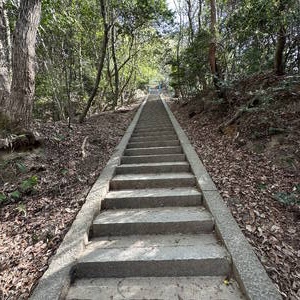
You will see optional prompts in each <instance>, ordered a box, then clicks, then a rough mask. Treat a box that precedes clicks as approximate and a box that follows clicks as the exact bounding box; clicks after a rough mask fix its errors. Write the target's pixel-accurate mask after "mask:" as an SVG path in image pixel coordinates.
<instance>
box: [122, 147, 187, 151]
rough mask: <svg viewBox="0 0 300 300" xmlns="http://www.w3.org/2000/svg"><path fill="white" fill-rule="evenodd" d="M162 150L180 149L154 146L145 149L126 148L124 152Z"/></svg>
mask: <svg viewBox="0 0 300 300" xmlns="http://www.w3.org/2000/svg"><path fill="white" fill-rule="evenodd" d="M157 149H159V150H164V149H182V148H181V146H158V147H156V146H154V147H147V148H133V149H132V148H127V149H126V150H130V151H139V150H142V151H145V150H157Z"/></svg>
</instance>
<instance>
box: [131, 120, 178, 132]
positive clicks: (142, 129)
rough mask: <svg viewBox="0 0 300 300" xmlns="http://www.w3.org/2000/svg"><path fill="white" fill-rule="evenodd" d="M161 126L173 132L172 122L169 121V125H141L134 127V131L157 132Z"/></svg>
mask: <svg viewBox="0 0 300 300" xmlns="http://www.w3.org/2000/svg"><path fill="white" fill-rule="evenodd" d="M162 128H163V130H171V131H173V132H174V127H173V126H172V123H171V122H170V125H169V126H163V127H162V126H159V127H157V126H155V127H154V126H153V127H146V128H143V127H136V128H135V130H134V132H159V131H161V130H162Z"/></svg>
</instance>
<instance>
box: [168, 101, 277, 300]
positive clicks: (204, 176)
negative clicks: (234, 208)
mask: <svg viewBox="0 0 300 300" xmlns="http://www.w3.org/2000/svg"><path fill="white" fill-rule="evenodd" d="M163 103H164V106H165V108H166V110H167V112H168V114H169V116H170V120H171V121H172V123H173V125H174V128H175V130H176V132H177V135H178V137H179V139H180V141H181V145H182V147H183V150H184V153H185V154H186V157H187V160H188V161H189V163H190V165H191V168H192V171H193V173H194V174H195V176H196V180H197V181H198V185H199V187H200V189H201V191H202V193H203V197H204V201H205V204H206V207H207V208H208V209H209V211H210V212H211V213H212V215H213V217H214V219H215V222H216V230H217V233H218V236H219V237H220V238H221V239H222V241H223V243H224V244H225V246H226V248H227V250H228V252H229V253H230V255H231V256H232V261H233V271H234V275H235V277H236V280H237V281H238V282H239V284H240V286H241V288H242V289H243V291H244V293H245V294H246V296H247V299H251V300H270V299H272V300H279V299H282V297H281V295H280V293H279V292H278V290H277V288H276V287H275V286H274V284H273V283H272V281H271V279H270V278H269V277H268V275H267V273H266V271H265V269H264V268H263V266H262V264H261V263H260V261H259V260H258V258H257V257H256V255H255V253H254V251H253V249H252V247H251V246H250V245H249V243H248V242H247V240H246V238H245V236H244V235H243V233H242V232H241V230H240V228H239V227H238V225H237V223H236V221H235V220H234V218H233V216H232V215H231V213H230V211H229V209H228V208H227V206H226V205H225V203H224V201H223V199H222V197H221V196H220V194H219V192H218V190H217V188H216V186H215V184H214V183H213V181H212V179H211V177H210V176H209V174H208V173H207V171H206V169H205V167H204V166H203V164H202V162H201V161H200V159H199V157H198V155H197V153H196V151H195V150H194V149H193V147H192V146H191V144H190V142H189V140H188V138H187V136H186V134H185V133H184V131H183V130H182V129H181V127H180V125H179V124H178V122H177V120H176V119H175V117H174V116H173V114H172V112H171V111H170V109H169V107H168V106H167V104H166V102H165V101H163Z"/></svg>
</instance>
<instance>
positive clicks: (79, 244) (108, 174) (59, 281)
mask: <svg viewBox="0 0 300 300" xmlns="http://www.w3.org/2000/svg"><path fill="white" fill-rule="evenodd" d="M145 103H146V102H145V101H144V102H143V104H142V105H141V106H140V108H139V110H138V112H137V113H136V115H135V117H134V119H133V121H132V122H131V124H130V126H129V127H128V129H127V131H126V133H125V135H124V137H123V138H122V140H121V142H120V143H119V145H118V146H117V147H116V149H115V151H114V153H113V155H112V157H111V158H110V160H109V162H108V163H107V165H106V167H105V168H104V170H103V171H102V173H101V175H100V176H99V178H98V179H97V181H96V182H95V184H94V185H93V187H92V189H91V191H90V192H89V194H88V196H87V198H86V202H85V204H84V205H83V206H82V208H81V210H80V212H79V213H78V215H77V217H76V219H75V220H74V222H73V224H72V226H71V228H70V230H69V231H68V233H67V234H66V236H65V238H64V240H63V242H62V243H61V245H60V247H59V248H58V250H57V252H56V254H55V255H54V257H53V258H52V260H51V263H50V265H49V268H48V270H47V271H46V272H45V273H44V275H43V276H42V278H41V279H40V280H39V283H38V285H37V287H36V288H35V289H34V291H33V294H32V295H31V297H30V299H31V300H48V299H49V300H56V299H57V300H58V299H61V298H64V296H65V295H66V293H67V290H68V288H69V286H70V281H71V277H72V274H73V269H74V266H75V264H76V260H77V259H78V257H79V256H80V254H81V252H82V250H83V249H84V247H85V245H86V244H87V242H88V233H89V230H90V227H91V225H92V222H93V219H94V217H95V216H96V215H97V214H98V213H99V211H100V205H101V200H102V199H103V198H104V197H105V195H106V194H107V191H108V188H109V182H110V180H111V178H112V177H113V175H114V173H115V168H116V166H117V165H119V163H120V158H121V156H122V154H123V152H124V150H125V147H126V145H127V143H128V141H129V139H130V137H131V134H132V132H133V130H134V128H135V126H136V124H137V121H138V119H139V117H140V114H141V111H142V109H143V107H144V105H145Z"/></svg>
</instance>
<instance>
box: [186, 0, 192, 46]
mask: <svg viewBox="0 0 300 300" xmlns="http://www.w3.org/2000/svg"><path fill="white" fill-rule="evenodd" d="M186 4H187V6H188V20H189V40H190V41H189V42H190V44H191V43H192V42H193V41H194V26H193V12H192V3H191V0H186Z"/></svg>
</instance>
